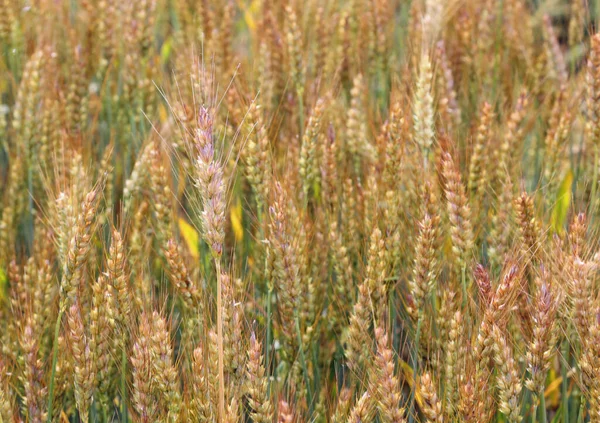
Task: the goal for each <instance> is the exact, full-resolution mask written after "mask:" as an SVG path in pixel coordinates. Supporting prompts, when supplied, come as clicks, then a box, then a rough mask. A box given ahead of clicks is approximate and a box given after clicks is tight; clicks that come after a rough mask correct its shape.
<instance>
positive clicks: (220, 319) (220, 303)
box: [215, 258, 225, 422]
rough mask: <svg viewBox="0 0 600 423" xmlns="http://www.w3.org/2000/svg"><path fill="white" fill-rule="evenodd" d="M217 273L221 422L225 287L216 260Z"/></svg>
mask: <svg viewBox="0 0 600 423" xmlns="http://www.w3.org/2000/svg"><path fill="white" fill-rule="evenodd" d="M215 270H216V272H217V347H218V349H219V357H218V359H219V363H218V364H219V419H218V421H219V422H223V421H224V419H225V375H224V363H223V293H222V291H223V287H222V286H221V284H222V279H221V261H220V260H219V259H218V258H215Z"/></svg>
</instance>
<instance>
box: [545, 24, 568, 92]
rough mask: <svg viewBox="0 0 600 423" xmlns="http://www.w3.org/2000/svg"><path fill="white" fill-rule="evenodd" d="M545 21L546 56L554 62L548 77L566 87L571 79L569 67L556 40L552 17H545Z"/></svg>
mask: <svg viewBox="0 0 600 423" xmlns="http://www.w3.org/2000/svg"><path fill="white" fill-rule="evenodd" d="M543 21H544V25H543V28H544V41H545V47H546V55H547V57H549V58H550V59H551V61H552V66H551V67H549V69H548V73H547V74H548V77H550V78H552V79H555V80H557V82H558V85H559V86H561V87H564V86H565V85H566V83H567V79H568V77H569V75H568V74H567V67H566V66H565V58H564V57H563V53H562V50H561V49H560V45H559V44H558V40H557V39H556V34H555V33H554V28H553V27H552V21H551V19H550V17H549V16H548V15H545V16H544V20H543Z"/></svg>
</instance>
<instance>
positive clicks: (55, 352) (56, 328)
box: [46, 304, 66, 423]
mask: <svg viewBox="0 0 600 423" xmlns="http://www.w3.org/2000/svg"><path fill="white" fill-rule="evenodd" d="M65 308H66V304H61V307H60V310H59V311H58V317H57V318H56V325H55V326H54V344H53V345H52V373H51V376H50V387H49V389H48V418H47V419H46V422H47V423H52V411H53V410H52V407H53V402H54V386H55V378H56V363H57V361H58V336H59V334H60V323H61V321H62V317H63V314H64V312H65Z"/></svg>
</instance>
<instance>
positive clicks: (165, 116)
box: [158, 103, 169, 123]
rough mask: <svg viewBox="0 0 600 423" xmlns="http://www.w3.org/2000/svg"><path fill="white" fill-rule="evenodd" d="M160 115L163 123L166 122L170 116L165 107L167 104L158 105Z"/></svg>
mask: <svg viewBox="0 0 600 423" xmlns="http://www.w3.org/2000/svg"><path fill="white" fill-rule="evenodd" d="M158 117H159V119H160V121H161V123H164V122H166V121H167V119H168V118H169V114H168V113H167V109H166V108H165V106H164V105H163V104H162V103H161V104H159V105H158Z"/></svg>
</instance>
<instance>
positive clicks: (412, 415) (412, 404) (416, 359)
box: [408, 315, 422, 423]
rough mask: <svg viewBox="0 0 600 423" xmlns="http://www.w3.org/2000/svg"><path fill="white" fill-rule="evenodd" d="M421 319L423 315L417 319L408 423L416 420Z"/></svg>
mask: <svg viewBox="0 0 600 423" xmlns="http://www.w3.org/2000/svg"><path fill="white" fill-rule="evenodd" d="M421 321H422V317H421V316H420V315H419V318H418V319H417V332H416V335H415V346H414V351H413V356H412V369H413V388H412V389H411V390H410V399H409V401H408V423H413V422H414V420H415V393H416V391H417V374H418V370H419V369H418V366H419V341H420V339H419V338H420V337H421Z"/></svg>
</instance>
